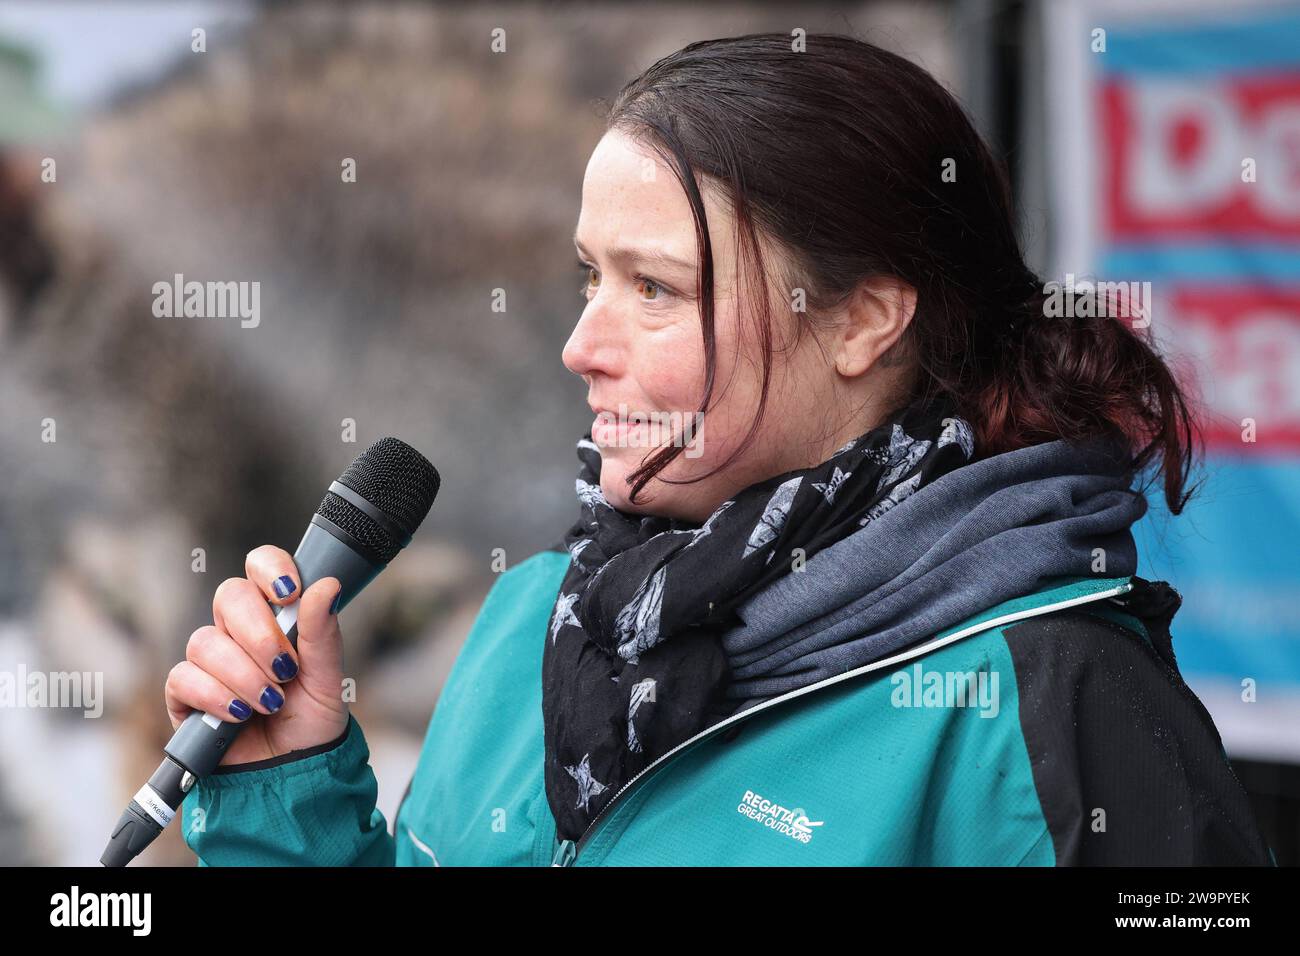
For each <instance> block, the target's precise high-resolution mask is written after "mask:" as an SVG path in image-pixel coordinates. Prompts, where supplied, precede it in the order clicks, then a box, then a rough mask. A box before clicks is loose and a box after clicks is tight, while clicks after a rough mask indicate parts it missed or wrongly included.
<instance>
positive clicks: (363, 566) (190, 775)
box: [100, 515, 385, 867]
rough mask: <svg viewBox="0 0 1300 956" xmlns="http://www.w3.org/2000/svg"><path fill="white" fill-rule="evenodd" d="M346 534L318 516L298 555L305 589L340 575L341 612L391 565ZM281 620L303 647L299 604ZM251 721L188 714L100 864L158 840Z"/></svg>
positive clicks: (284, 610) (121, 862)
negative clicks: (374, 560)
mask: <svg viewBox="0 0 1300 956" xmlns="http://www.w3.org/2000/svg"><path fill="white" fill-rule="evenodd" d="M341 534H343V533H342V532H340V531H339V530H338V529H337V527H336V526H334V525H333V524H332V523H330V522H328V521H327V520H326V519H324V518H321V517H320V515H315V516H313V517H312V520H311V524H310V525H308V526H307V532H306V534H304V535H303V537H302V541H301V542H300V543H299V545H298V549H297V550H296V551H295V552H294V554H293V560H294V564H296V565H297V567H298V576H299V578H300V579H301V581H302V590H303V591H306V590H307V588H309V587H311V585H312V584H314V583H315V582H317V581H319V580H320V579H321V578H329V577H333V578H338V580H339V583H340V584H341V585H342V588H341V590H340V593H339V604H338V609H339V610H342V609H343V608H344V606H346V605H347V603H348V602H349V601H351V600H352V599H353V598H354V597H356V596H357V594H359V593H360V592H361V590H362V589H363V588H364V587H365V586H366V585H367V584H369V583H370V582H371V581H373V580H374V579H375V576H376V575H378V574H379V572H380V571H382V570H383V569H384V567H385V565H374V564H371V563H370V562H369V561H368V560H366V559H365V558H363V557H362V556H361V555H360V554H358V553H357V551H356V550H355V548H354V547H353V546H352V544H350V543H348V542H347V541H344V540H343V538H342V537H341V536H340V535H341ZM275 621H276V623H277V624H279V625H280V630H281V631H282V632H283V633H284V636H285V637H287V638H288V639H289V643H290V644H291V645H293V648H294V650H297V648H298V602H297V601H295V602H294V603H293V604H289V605H286V606H284V607H281V608H279V609H278V611H277V612H276V615H275ZM254 716H257V715H256V714H254ZM252 719H253V718H252V717H250V718H249V720H252ZM247 723H248V721H247V720H245V721H226V720H219V719H218V718H216V717H214V716H212V715H211V714H207V713H204V712H203V711H201V710H196V711H194V712H193V713H192V714H190V715H189V716H188V717H187V718H185V720H184V721H183V722H182V723H181V725H180V726H179V727H177V728H176V732H175V733H174V734H173V735H172V738H171V740H169V741H168V742H167V746H166V747H164V748H163V752H164V753H165V754H166V755H167V756H166V757H165V758H164V759H163V762H162V763H161V764H159V765H158V769H157V770H155V771H154V773H153V776H151V777H150V778H149V782H148V783H146V784H145V785H144V786H143V787H141V788H140V789H139V790H138V791H137V792H136V794H135V796H134V797H133V798H132V799H131V802H130V804H128V805H127V808H126V809H125V810H124V811H122V816H121V817H120V818H119V819H118V821H117V826H115V827H114V828H113V835H112V837H110V839H109V842H108V847H107V848H106V849H105V850H104V853H103V855H102V856H101V857H100V862H101V863H102V864H103V865H104V866H110V867H111V866H125V865H126V864H127V863H128V862H130V861H131V860H133V859H134V858H135V857H136V856H137V855H139V853H140V852H141V851H142V850H143V849H144V848H145V847H147V846H148V845H149V844H150V843H152V842H153V841H154V839H155V838H157V836H158V834H159V833H161V832H162V831H163V830H164V829H165V828H166V827H167V825H168V824H170V823H171V822H172V820H173V819H174V818H175V816H176V812H177V810H179V809H180V805H181V803H182V802H183V801H184V800H185V795H186V794H187V793H189V792H190V790H191V789H192V788H193V786H194V784H195V782H196V781H197V780H198V779H199V778H201V777H206V776H208V774H210V773H212V771H214V770H216V768H217V766H218V764H220V763H221V758H222V757H223V756H224V755H225V752H226V751H227V750H228V749H229V747H230V745H231V744H232V743H234V741H235V739H236V738H237V737H238V736H239V732H240V731H241V730H243V729H244V726H245V724H247Z"/></svg>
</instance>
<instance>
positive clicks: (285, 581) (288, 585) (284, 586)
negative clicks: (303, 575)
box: [272, 574, 298, 598]
mask: <svg viewBox="0 0 1300 956" xmlns="http://www.w3.org/2000/svg"><path fill="white" fill-rule="evenodd" d="M272 587H274V588H275V596H276V597H278V598H287V597H288V596H289V595H290V594H292V593H293V592H294V591H296V590H298V585H296V584H294V583H293V578H291V577H289V575H287V574H282V575H280V576H279V577H278V578H276V579H275V584H274V585H272Z"/></svg>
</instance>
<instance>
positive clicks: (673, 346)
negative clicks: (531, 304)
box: [563, 130, 863, 521]
mask: <svg viewBox="0 0 1300 956" xmlns="http://www.w3.org/2000/svg"><path fill="white" fill-rule="evenodd" d="M701 188H702V190H703V197H704V204H705V209H706V211H707V214H708V220H709V235H710V239H711V241H712V244H713V258H714V286H715V288H714V307H715V335H716V344H717V372H716V381H715V387H714V393H713V397H712V399H711V401H712V402H713V404H712V406H711V407H710V408H709V410H708V412H707V415H706V416H705V417H704V420H703V423H702V424H699V425H698V427H695V428H694V431H693V432H691V433H688V436H687V437H688V438H693V441H691V442H687V441H682V443H683V444H686V445H687V447H686V450H685V452H683V453H682V454H681V455H679V456H678V457H677V458H676V459H675V460H674V461H673V462H672V463H671V464H670V465H669V466H668V467H667V468H666V469H664V471H662V472H661V473H660V475H661V476H662V477H667V478H673V479H681V478H690V477H693V476H695V475H700V474H704V473H705V472H707V471H710V470H711V469H712V468H713V467H714V466H715V465H716V464H718V463H720V462H722V461H723V460H725V459H726V458H727V457H728V456H729V455H731V454H732V452H733V451H734V450H735V448H736V447H737V446H738V445H739V443H740V441H741V439H743V438H744V436H745V433H746V432H747V431H748V429H749V426H750V423H751V421H752V420H753V417H754V415H755V413H756V412H757V409H758V401H759V394H760V390H761V385H762V364H761V362H762V356H761V352H760V348H761V340H760V339H759V337H758V331H757V325H756V324H755V323H756V322H758V321H761V315H759V314H756V312H755V308H756V305H757V303H755V304H754V305H752V306H749V307H746V308H745V309H744V310H743V314H742V310H741V308H740V302H739V301H738V297H737V288H738V286H739V287H742V288H751V287H756V285H757V284H756V283H753V282H750V281H746V277H740V278H739V281H738V276H737V272H736V253H737V248H736V238H735V235H734V230H735V220H734V218H733V216H732V215H731V213H730V211H729V208H728V204H727V203H726V201H725V199H724V198H723V196H722V195H721V194H720V192H719V191H718V190H717V189H715V188H714V187H713V184H712V183H711V182H708V181H705V182H704V183H702V187H701ZM574 238H575V243H576V245H577V248H578V257H579V259H580V260H581V261H582V262H583V263H584V264H585V271H584V272H583V288H582V295H583V296H584V297H585V299H586V302H585V304H584V306H583V310H582V315H581V317H580V318H579V319H578V324H577V326H576V327H575V328H574V330H573V334H572V335H571V336H570V337H569V341H568V343H567V344H566V345H565V347H564V353H563V359H564V364H565V366H566V367H568V369H569V370H570V371H572V372H573V373H574V374H575V375H580V376H582V378H583V380H584V381H585V382H586V383H587V386H588V393H587V403H588V404H589V405H590V406H591V407H592V411H593V412H601V411H607V412H608V413H609V414H608V415H606V416H601V415H598V416H597V419H596V422H595V423H593V429H592V438H593V440H594V441H595V442H596V444H597V445H599V446H600V448H601V461H602V469H601V475H600V485H601V490H602V491H603V493H604V495H605V498H606V500H607V501H608V502H609V503H610V504H611V505H613V506H614V507H616V508H618V509H620V510H623V511H628V512H632V513H639V514H653V515H662V516H665V517H673V518H683V519H689V520H693V521H703V520H705V519H706V518H707V517H708V516H709V515H710V514H711V513H712V512H713V510H714V509H715V508H716V507H717V506H718V505H719V504H721V503H722V502H723V501H725V500H727V499H728V498H730V497H733V496H734V495H735V494H736V493H737V492H739V491H740V490H742V489H744V488H746V487H748V486H749V485H751V484H754V483H755V482H758V481H761V480H763V479H765V478H769V477H772V476H773V475H777V474H781V473H782V472H786V471H790V470H793V469H796V468H805V467H810V466H812V465H815V464H818V463H819V462H822V461H825V460H826V459H827V458H828V457H830V455H831V453H833V452H834V451H835V449H836V448H838V447H839V446H840V445H842V444H843V443H844V442H845V441H847V440H848V439H849V438H851V437H853V436H854V435H857V434H860V433H861V431H862V430H863V426H862V422H861V419H860V417H859V418H858V421H857V422H854V421H851V420H848V421H846V420H837V412H838V411H839V409H840V408H841V404H842V403H841V399H842V396H841V395H840V394H839V389H838V386H839V383H838V381H837V380H838V378H839V376H838V374H837V372H836V368H835V364H834V360H833V359H832V358H830V357H829V356H828V355H826V354H825V353H824V352H823V351H822V349H820V348H819V347H818V345H817V343H816V340H815V339H814V337H813V336H811V335H805V336H803V337H802V339H801V340H800V341H799V342H798V343H797V344H796V343H795V331H796V323H795V321H794V320H795V319H796V318H797V316H796V314H795V313H794V312H793V310H792V309H791V306H790V299H789V298H788V297H787V296H786V295H785V294H784V293H781V292H779V291H778V290H775V289H774V290H772V291H771V293H770V294H771V296H772V298H771V303H772V304H771V310H772V319H773V330H772V334H773V340H772V345H773V350H774V354H773V356H772V379H771V383H770V386H769V394H768V407H767V409H766V412H765V415H764V420H763V422H762V424H761V425H760V426H759V431H757V432H756V433H755V436H754V438H753V439H751V441H750V442H749V445H748V447H746V448H745V450H744V452H743V453H742V454H741V456H740V457H739V458H738V459H737V460H736V461H734V462H732V464H731V465H730V466H729V467H727V468H726V469H724V470H723V471H722V472H721V473H719V474H716V475H713V476H711V477H709V478H707V479H705V480H703V481H700V482H697V483H694V484H687V485H674V484H666V483H664V482H662V481H660V480H659V477H656V478H654V479H652V480H651V481H650V483H649V484H648V485H646V487H645V488H644V489H643V491H642V492H641V495H640V496H639V499H640V501H641V503H640V504H638V505H632V504H631V503H630V502H629V501H628V495H629V494H630V492H631V487H630V485H629V483H628V481H627V478H628V476H629V475H631V474H632V473H633V472H634V471H635V470H636V469H637V468H638V467H639V466H640V465H641V463H642V462H643V461H644V460H645V459H646V458H647V457H648V456H649V455H650V454H653V453H654V452H655V450H656V448H657V447H663V446H664V445H668V444H671V443H672V441H673V440H674V439H673V428H672V427H656V422H657V423H658V424H660V425H666V426H675V427H676V430H677V432H678V433H680V432H681V431H682V427H683V425H690V426H695V425H696V422H697V420H696V418H695V416H694V413H695V411H696V410H697V409H698V408H699V407H700V405H699V403H700V400H701V399H702V397H703V394H704V384H705V378H704V371H705V354H704V340H703V337H702V333H701V320H700V310H699V303H698V301H697V300H696V297H695V287H696V286H695V275H696V265H697V259H698V257H697V255H696V243H695V226H694V220H693V218H692V216H691V209H690V204H689V202H688V201H687V199H686V195H685V193H684V192H683V190H682V187H681V185H680V183H679V182H678V180H677V178H676V176H674V175H673V173H672V171H671V170H670V169H669V168H668V167H667V166H666V165H664V164H663V162H662V161H661V160H660V159H659V158H658V157H657V156H656V155H655V154H654V153H653V152H651V151H650V150H648V149H646V148H644V147H642V146H640V145H639V144H638V143H636V142H635V141H634V140H632V139H630V138H629V137H628V136H627V135H626V134H624V133H622V132H619V131H616V130H611V131H610V132H608V133H607V134H606V135H605V136H604V137H603V138H602V139H601V141H600V142H599V143H598V144H597V146H596V149H595V151H594V152H593V153H592V155H591V159H590V161H589V162H588V164H587V172H586V176H585V178H584V179H583V184H582V210H581V213H580V215H579V217H578V228H577V231H576V233H575V237H574ZM775 255H776V254H775V253H774V252H773V251H771V249H770V248H769V246H767V245H766V244H765V245H764V258H765V262H766V265H767V267H768V268H769V269H772V268H773V267H774V266H775V265H779V264H780V263H779V262H778V261H777V260H776V258H775ZM620 413H622V417H623V418H624V419H626V418H633V417H635V416H641V417H642V418H643V422H642V423H641V424H636V425H632V426H631V427H626V428H625V427H622V426H619V427H616V428H615V427H606V426H605V424H604V419H606V418H608V419H609V420H610V421H614V420H615V419H616V418H619V417H620ZM655 416H658V417H657V418H655ZM656 439H657V440H658V445H657V446H652V445H651V444H650V442H651V441H654V440H656ZM679 440H680V439H679Z"/></svg>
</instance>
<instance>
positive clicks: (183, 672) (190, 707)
mask: <svg viewBox="0 0 1300 956" xmlns="http://www.w3.org/2000/svg"><path fill="white" fill-rule="evenodd" d="M163 699H164V700H165V701H166V703H167V716H168V717H169V718H170V719H171V722H172V730H175V729H176V728H177V727H179V726H180V725H181V724H182V723H184V722H185V720H186V719H187V718H188V717H189V716H190V714H191V713H193V712H194V711H196V710H200V711H203V712H204V713H206V714H211V715H212V716H213V717H216V718H217V719H218V720H224V721H227V722H228V723H236V724H237V723H242V722H243V721H245V720H247V719H248V718H249V717H251V716H252V715H253V708H251V707H250V706H249V705H248V703H247V702H245V701H244V700H243V699H242V698H240V697H239V696H238V695H237V694H236V693H235V692H234V691H232V690H231V689H230V688H229V687H227V686H226V685H225V684H223V683H222V682H221V681H219V680H217V678H215V677H213V676H212V675H211V674H209V673H208V672H207V671H205V670H203V669H201V668H200V667H198V666H197V665H196V664H195V663H194V662H193V661H188V660H186V661H181V662H180V663H179V664H177V665H176V666H175V667H173V668H172V669H171V672H170V673H169V674H168V675H167V683H166V685H165V687H164V689H163Z"/></svg>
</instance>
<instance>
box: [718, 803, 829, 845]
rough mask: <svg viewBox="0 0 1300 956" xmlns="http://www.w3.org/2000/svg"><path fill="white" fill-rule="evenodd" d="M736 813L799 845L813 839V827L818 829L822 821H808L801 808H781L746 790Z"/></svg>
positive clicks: (777, 804)
mask: <svg viewBox="0 0 1300 956" xmlns="http://www.w3.org/2000/svg"><path fill="white" fill-rule="evenodd" d="M736 812H737V813H740V814H743V815H744V816H747V817H749V818H750V819H751V820H754V821H756V822H758V823H761V824H763V826H765V827H767V828H768V829H770V830H775V831H776V832H777V833H783V834H785V835H786V836H788V837H789V838H790V839H792V840H795V841H797V842H799V843H808V842H810V841H811V840H812V838H813V830H812V828H813V827H819V826H821V825H822V823H823V822H824V821H822V820H816V821H814V820H809V819H808V815H807V814H806V813H804V812H803V808H802V807H794V808H789V807H783V806H781V804H779V803H773V802H772V801H771V800H767V799H765V798H763V797H762V796H760V795H759V794H757V793H755V792H754V791H753V790H746V791H745V795H744V796H743V797H741V799H740V805H739V806H738V807H736Z"/></svg>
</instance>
